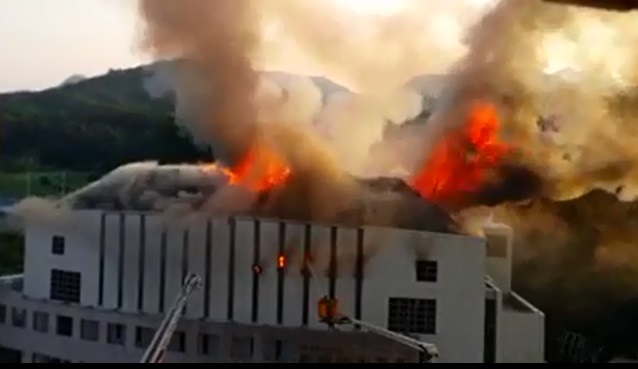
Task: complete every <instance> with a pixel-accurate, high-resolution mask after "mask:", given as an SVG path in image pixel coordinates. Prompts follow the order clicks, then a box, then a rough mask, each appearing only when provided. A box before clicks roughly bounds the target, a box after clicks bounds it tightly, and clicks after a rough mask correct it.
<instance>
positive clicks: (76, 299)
mask: <svg viewBox="0 0 638 369" xmlns="http://www.w3.org/2000/svg"><path fill="white" fill-rule="evenodd" d="M81 287H82V275H81V274H80V273H78V272H69V271H64V270H57V269H53V270H51V291H50V297H51V300H56V301H63V302H70V303H76V304H79V303H80V290H81Z"/></svg>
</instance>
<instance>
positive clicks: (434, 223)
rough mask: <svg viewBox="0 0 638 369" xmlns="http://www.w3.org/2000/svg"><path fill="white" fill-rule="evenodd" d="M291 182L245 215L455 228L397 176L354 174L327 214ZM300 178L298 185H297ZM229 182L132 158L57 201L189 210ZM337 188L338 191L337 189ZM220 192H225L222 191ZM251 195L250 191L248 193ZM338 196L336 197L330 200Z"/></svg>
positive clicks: (199, 170) (198, 208)
mask: <svg viewBox="0 0 638 369" xmlns="http://www.w3.org/2000/svg"><path fill="white" fill-rule="evenodd" d="M303 182H304V181H303V180H302V181H294V180H293V181H291V183H286V184H284V185H283V186H280V187H279V188H273V189H269V190H267V191H264V192H262V193H260V194H258V195H257V196H255V199H254V201H251V205H250V206H249V207H248V208H246V209H242V210H241V211H240V212H241V213H243V214H246V213H248V214H250V215H258V216H265V217H270V218H277V219H290V220H298V221H304V222H319V223H321V222H325V223H334V224H339V225H344V226H354V227H357V226H364V225H368V226H381V227H395V228H403V229H412V230H421V231H431V232H439V233H458V228H457V226H456V224H455V222H454V221H453V219H452V218H451V216H450V215H449V214H447V213H446V212H445V211H444V210H443V209H441V208H440V207H438V206H437V205H435V204H433V203H430V202H429V201H427V200H426V199H424V198H422V197H421V196H420V195H419V194H418V193H417V192H416V191H414V190H413V189H412V188H411V187H410V186H408V184H407V183H406V182H405V181H404V180H403V179H401V178H389V177H386V178H383V177H382V178H371V179H360V178H355V179H353V181H352V183H354V184H355V185H354V190H353V191H349V192H348V196H347V197H348V198H347V199H345V200H343V199H342V200H343V201H342V202H343V206H342V207H340V210H339V211H338V212H335V213H334V214H331V215H330V216H329V217H328V218H326V217H325V216H324V217H320V218H317V216H315V214H314V211H313V209H311V207H312V204H309V203H308V201H304V200H307V199H308V196H309V195H308V193H309V192H311V191H312V187H315V186H317V185H316V184H307V183H306V184H304V183H303ZM300 183H301V184H300ZM226 186H232V185H229V184H228V178H227V177H226V175H225V174H224V173H223V172H221V171H216V170H207V169H206V168H205V167H204V166H200V165H158V164H157V163H153V162H148V163H134V164H128V165H124V166H121V167H119V168H117V169H115V170H114V171H112V172H111V173H109V174H107V175H105V176H104V177H103V178H101V179H99V180H97V181H95V182H93V183H91V184H89V185H87V186H86V187H84V188H81V189H80V190H78V191H76V192H74V193H72V194H70V195H69V196H67V197H65V198H64V199H62V200H61V202H60V206H65V207H70V208H72V209H84V210H86V209H104V210H125V211H139V212H162V211H165V210H168V209H169V208H171V207H173V206H180V207H181V208H183V209H186V210H187V211H192V212H206V211H214V210H211V208H210V206H209V204H210V201H211V200H212V199H213V198H214V197H215V195H216V194H219V193H220V191H221V190H222V189H223V188H226ZM335 192H341V191H339V190H337V189H335ZM220 196H223V195H220ZM246 196H249V194H246ZM333 200H334V201H338V200H337V198H334V199H333Z"/></svg>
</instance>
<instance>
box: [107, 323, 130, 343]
mask: <svg viewBox="0 0 638 369" xmlns="http://www.w3.org/2000/svg"><path fill="white" fill-rule="evenodd" d="M106 342H107V343H110V344H112V345H120V346H124V345H125V344H126V326H125V325H124V324H119V323H108V324H107V325H106Z"/></svg>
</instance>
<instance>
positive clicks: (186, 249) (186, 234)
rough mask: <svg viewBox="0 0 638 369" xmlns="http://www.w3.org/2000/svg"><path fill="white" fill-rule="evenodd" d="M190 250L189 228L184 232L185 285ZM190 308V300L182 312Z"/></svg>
mask: <svg viewBox="0 0 638 369" xmlns="http://www.w3.org/2000/svg"><path fill="white" fill-rule="evenodd" d="M189 251H190V232H189V231H188V229H187V230H185V231H184V233H183V234H182V281H181V283H180V285H183V283H184V281H186V276H187V275H188V268H189V266H188V253H189ZM187 308H188V301H186V304H185V305H184V309H182V314H185V313H186V309H187Z"/></svg>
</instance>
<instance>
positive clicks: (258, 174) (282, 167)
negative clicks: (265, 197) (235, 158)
mask: <svg viewBox="0 0 638 369" xmlns="http://www.w3.org/2000/svg"><path fill="white" fill-rule="evenodd" d="M203 169H204V170H210V171H219V172H222V173H224V174H225V175H226V176H227V177H228V180H229V183H230V184H232V185H239V186H244V187H246V188H249V189H251V190H252V191H255V192H262V191H266V190H269V189H272V188H275V187H277V186H280V185H282V184H283V183H285V182H286V181H287V180H288V178H289V177H290V174H291V170H290V167H289V166H288V165H287V163H286V162H285V160H284V159H283V158H282V157H281V156H279V155H278V154H277V153H276V152H275V151H272V150H270V149H267V148H264V147H253V148H252V149H251V150H249V151H248V152H247V153H246V155H245V156H244V157H243V158H242V159H241V160H240V161H239V163H237V165H235V166H234V167H233V168H226V167H223V166H220V165H219V164H216V163H211V164H205V165H203Z"/></svg>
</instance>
